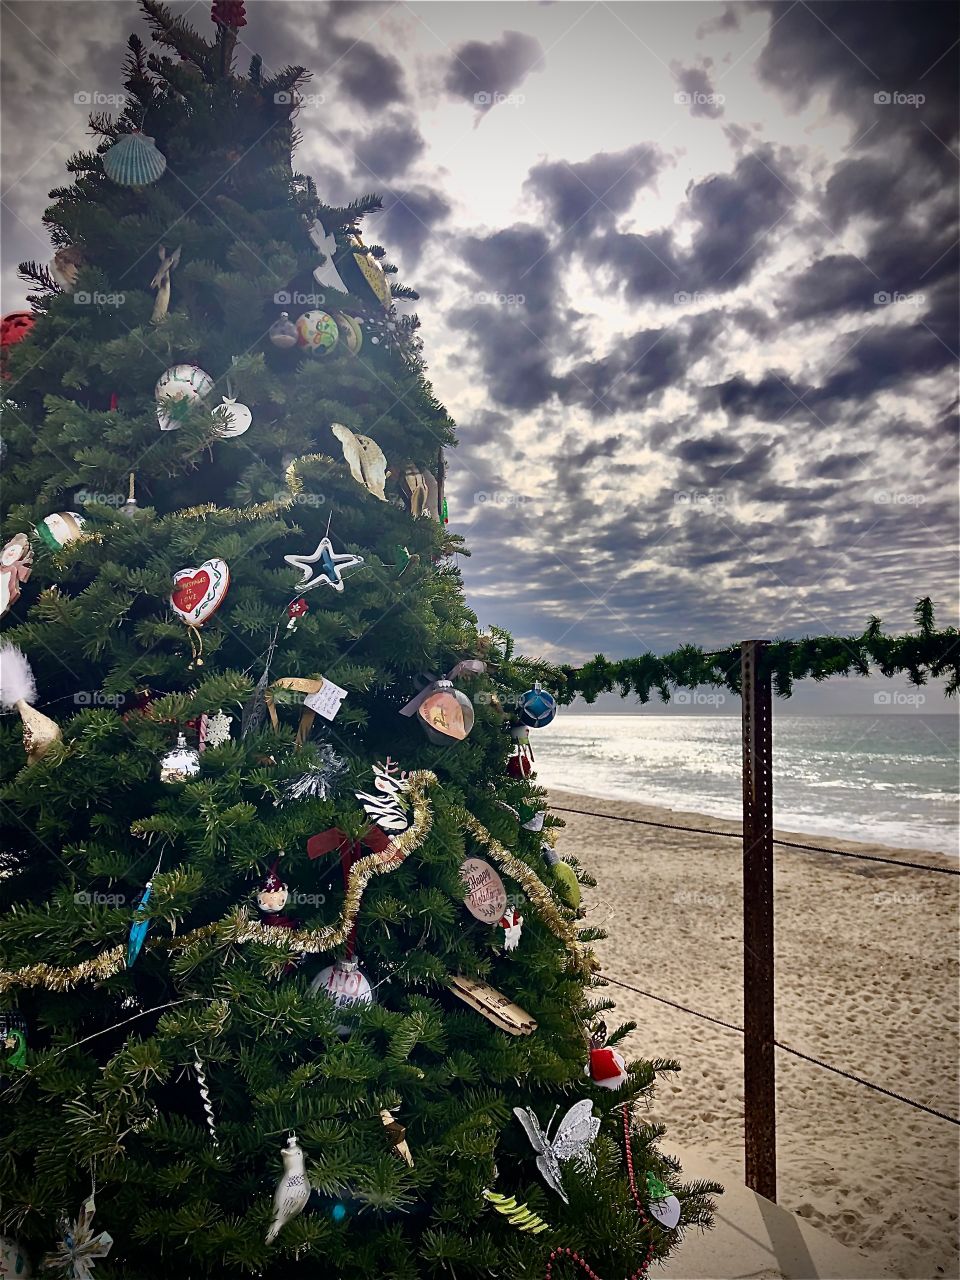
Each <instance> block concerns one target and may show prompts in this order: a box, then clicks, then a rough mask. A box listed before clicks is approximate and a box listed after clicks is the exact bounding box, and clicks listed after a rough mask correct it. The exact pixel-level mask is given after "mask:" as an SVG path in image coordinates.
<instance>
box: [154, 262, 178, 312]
mask: <svg viewBox="0 0 960 1280" xmlns="http://www.w3.org/2000/svg"><path fill="white" fill-rule="evenodd" d="M179 265H180V246H179V245H178V246H177V248H176V249H174V251H173V253H171V254H169V255H168V254H167V251H166V249H165V248H164V246H163V245H161V246H160V266H159V267H158V268H157V274H156V275H155V276H154V277H153V279H152V280H151V281H150V288H151V289H156V291H157V300H156V302H155V303H154V304H153V314H152V315H151V317H150V322H151V324H159V323H160V321H161V320H162V319H163V318H164V317H165V316H166V314H167V311H168V310H169V308H170V276H171V274H172V272H173V269H174V267H178V266H179Z"/></svg>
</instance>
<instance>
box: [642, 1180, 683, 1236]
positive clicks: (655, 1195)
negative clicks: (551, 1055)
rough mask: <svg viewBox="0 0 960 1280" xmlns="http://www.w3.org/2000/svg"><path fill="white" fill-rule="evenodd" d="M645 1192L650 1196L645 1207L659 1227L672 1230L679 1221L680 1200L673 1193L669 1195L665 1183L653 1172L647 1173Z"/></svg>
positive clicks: (668, 1189)
mask: <svg viewBox="0 0 960 1280" xmlns="http://www.w3.org/2000/svg"><path fill="white" fill-rule="evenodd" d="M647 1194H648V1195H649V1197H650V1203H649V1205H648V1206H647V1208H648V1209H649V1210H650V1212H651V1213H652V1214H653V1216H654V1217H655V1218H656V1220H657V1221H658V1222H659V1223H660V1225H661V1227H667V1228H668V1230H673V1228H674V1227H675V1226H676V1225H677V1223H678V1222H679V1221H680V1201H679V1200H678V1199H677V1197H676V1196H675V1195H671V1193H670V1188H669V1187H668V1186H667V1185H666V1183H665V1182H661V1181H660V1179H659V1178H658V1177H657V1176H656V1174H653V1173H648V1174H647Z"/></svg>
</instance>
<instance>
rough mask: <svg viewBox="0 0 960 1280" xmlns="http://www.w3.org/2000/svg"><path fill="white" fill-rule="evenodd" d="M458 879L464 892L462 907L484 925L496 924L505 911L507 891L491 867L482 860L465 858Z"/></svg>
mask: <svg viewBox="0 0 960 1280" xmlns="http://www.w3.org/2000/svg"><path fill="white" fill-rule="evenodd" d="M460 879H461V880H462V881H463V887H464V889H465V890H466V893H465V894H464V898H463V905H464V906H465V907H466V908H467V910H468V911H469V912H470V914H471V915H472V916H476V918H477V919H478V920H483V921H484V923H485V924H496V923H497V921H498V920H499V919H500V917H501V916H502V915H503V913H504V912H505V911H506V909H507V891H506V889H505V888H504V887H503V881H502V880H501V879H500V877H499V876H498V875H497V873H496V871H494V869H493V867H491V866H490V864H489V863H488V862H484V861H483V859H482V858H466V859H464V861H463V863H462V864H461V866H460Z"/></svg>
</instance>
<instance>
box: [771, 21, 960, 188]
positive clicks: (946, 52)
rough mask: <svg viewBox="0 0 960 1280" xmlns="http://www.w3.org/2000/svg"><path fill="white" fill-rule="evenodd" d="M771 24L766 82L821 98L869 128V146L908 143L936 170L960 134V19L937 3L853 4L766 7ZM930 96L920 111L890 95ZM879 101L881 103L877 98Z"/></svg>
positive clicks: (802, 101) (805, 97)
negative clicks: (956, 51)
mask: <svg viewBox="0 0 960 1280" xmlns="http://www.w3.org/2000/svg"><path fill="white" fill-rule="evenodd" d="M768 7H769V9H770V12H771V18H772V25H771V27H770V34H769V38H768V40H767V43H766V45H765V46H764V49H763V51H762V53H761V54H760V58H759V60H758V62H757V69H758V72H759V74H760V76H761V78H762V79H764V80H765V81H766V82H767V83H768V84H770V85H773V86H775V87H776V88H778V89H780V90H783V91H784V92H785V93H787V94H788V95H789V96H790V98H791V99H792V101H793V102H794V103H795V104H796V105H798V106H802V105H806V103H807V102H809V101H810V98H811V96H812V95H813V94H814V93H816V92H817V91H819V90H825V91H826V92H827V93H828V94H829V98H830V104H831V106H832V108H833V109H834V110H837V111H842V112H843V113H844V114H846V115H849V116H850V117H852V118H853V119H854V120H855V121H856V122H857V123H858V124H859V125H860V126H861V128H862V129H864V130H866V129H869V130H870V133H869V134H865V135H864V136H863V138H862V140H861V145H862V146H864V147H882V146H884V145H885V144H887V143H889V140H890V138H891V136H893V135H903V136H904V137H905V138H906V139H908V140H909V143H910V145H911V146H912V147H915V148H919V149H920V150H922V151H923V152H924V153H925V154H926V155H928V156H929V157H930V158H931V159H932V160H933V161H934V163H936V164H937V165H938V167H943V168H947V167H949V165H950V161H949V153H948V152H947V146H948V145H950V144H951V143H952V141H953V140H954V139H955V138H956V134H957V111H956V61H955V57H954V56H953V54H952V53H951V50H952V48H953V46H954V45H955V44H956V41H957V35H958V25H960V11H958V9H957V8H956V6H954V5H950V4H941V3H939V2H938V0H932V2H930V0H913V2H912V3H910V4H903V3H898V2H897V0H886V2H884V0H873V2H872V3H871V4H869V5H860V4H849V3H845V0H831V2H830V3H817V2H816V0H814V2H813V3H809V4H789V3H779V2H778V3H772V4H769V5H768ZM897 93H900V94H923V95H924V97H925V99H926V101H925V102H924V103H923V104H921V105H920V106H917V107H914V106H910V105H907V104H902V105H898V104H897V103H895V102H894V101H885V100H884V99H883V96H882V95H890V96H891V97H892V95H894V94H897ZM876 95H881V97H880V100H879V101H875V96H876Z"/></svg>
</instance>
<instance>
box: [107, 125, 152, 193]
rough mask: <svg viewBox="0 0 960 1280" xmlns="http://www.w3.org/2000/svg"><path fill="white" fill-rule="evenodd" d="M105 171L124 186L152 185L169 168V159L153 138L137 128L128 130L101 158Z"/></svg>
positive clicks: (112, 179)
mask: <svg viewBox="0 0 960 1280" xmlns="http://www.w3.org/2000/svg"><path fill="white" fill-rule="evenodd" d="M100 162H101V164H102V165H103V171H104V173H105V174H106V175H107V177H108V178H109V179H110V180H111V181H112V182H116V183H118V184H119V185H120V186H121V187H148V186H149V185H150V183H151V182H156V181H157V179H158V178H159V177H161V176H162V174H163V171H164V169H166V167H167V158H166V156H165V155H164V154H163V152H162V151H160V150H158V148H157V147H156V146H154V142H153V139H152V138H148V137H147V135H146V134H145V133H141V132H140V131H139V130H136V131H135V132H133V133H126V134H124V135H123V137H122V138H118V139H117V141H116V142H115V143H114V144H113V146H112V147H110V148H109V149H108V150H107V151H105V152H104V153H103V155H102V156H101V157H100Z"/></svg>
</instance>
